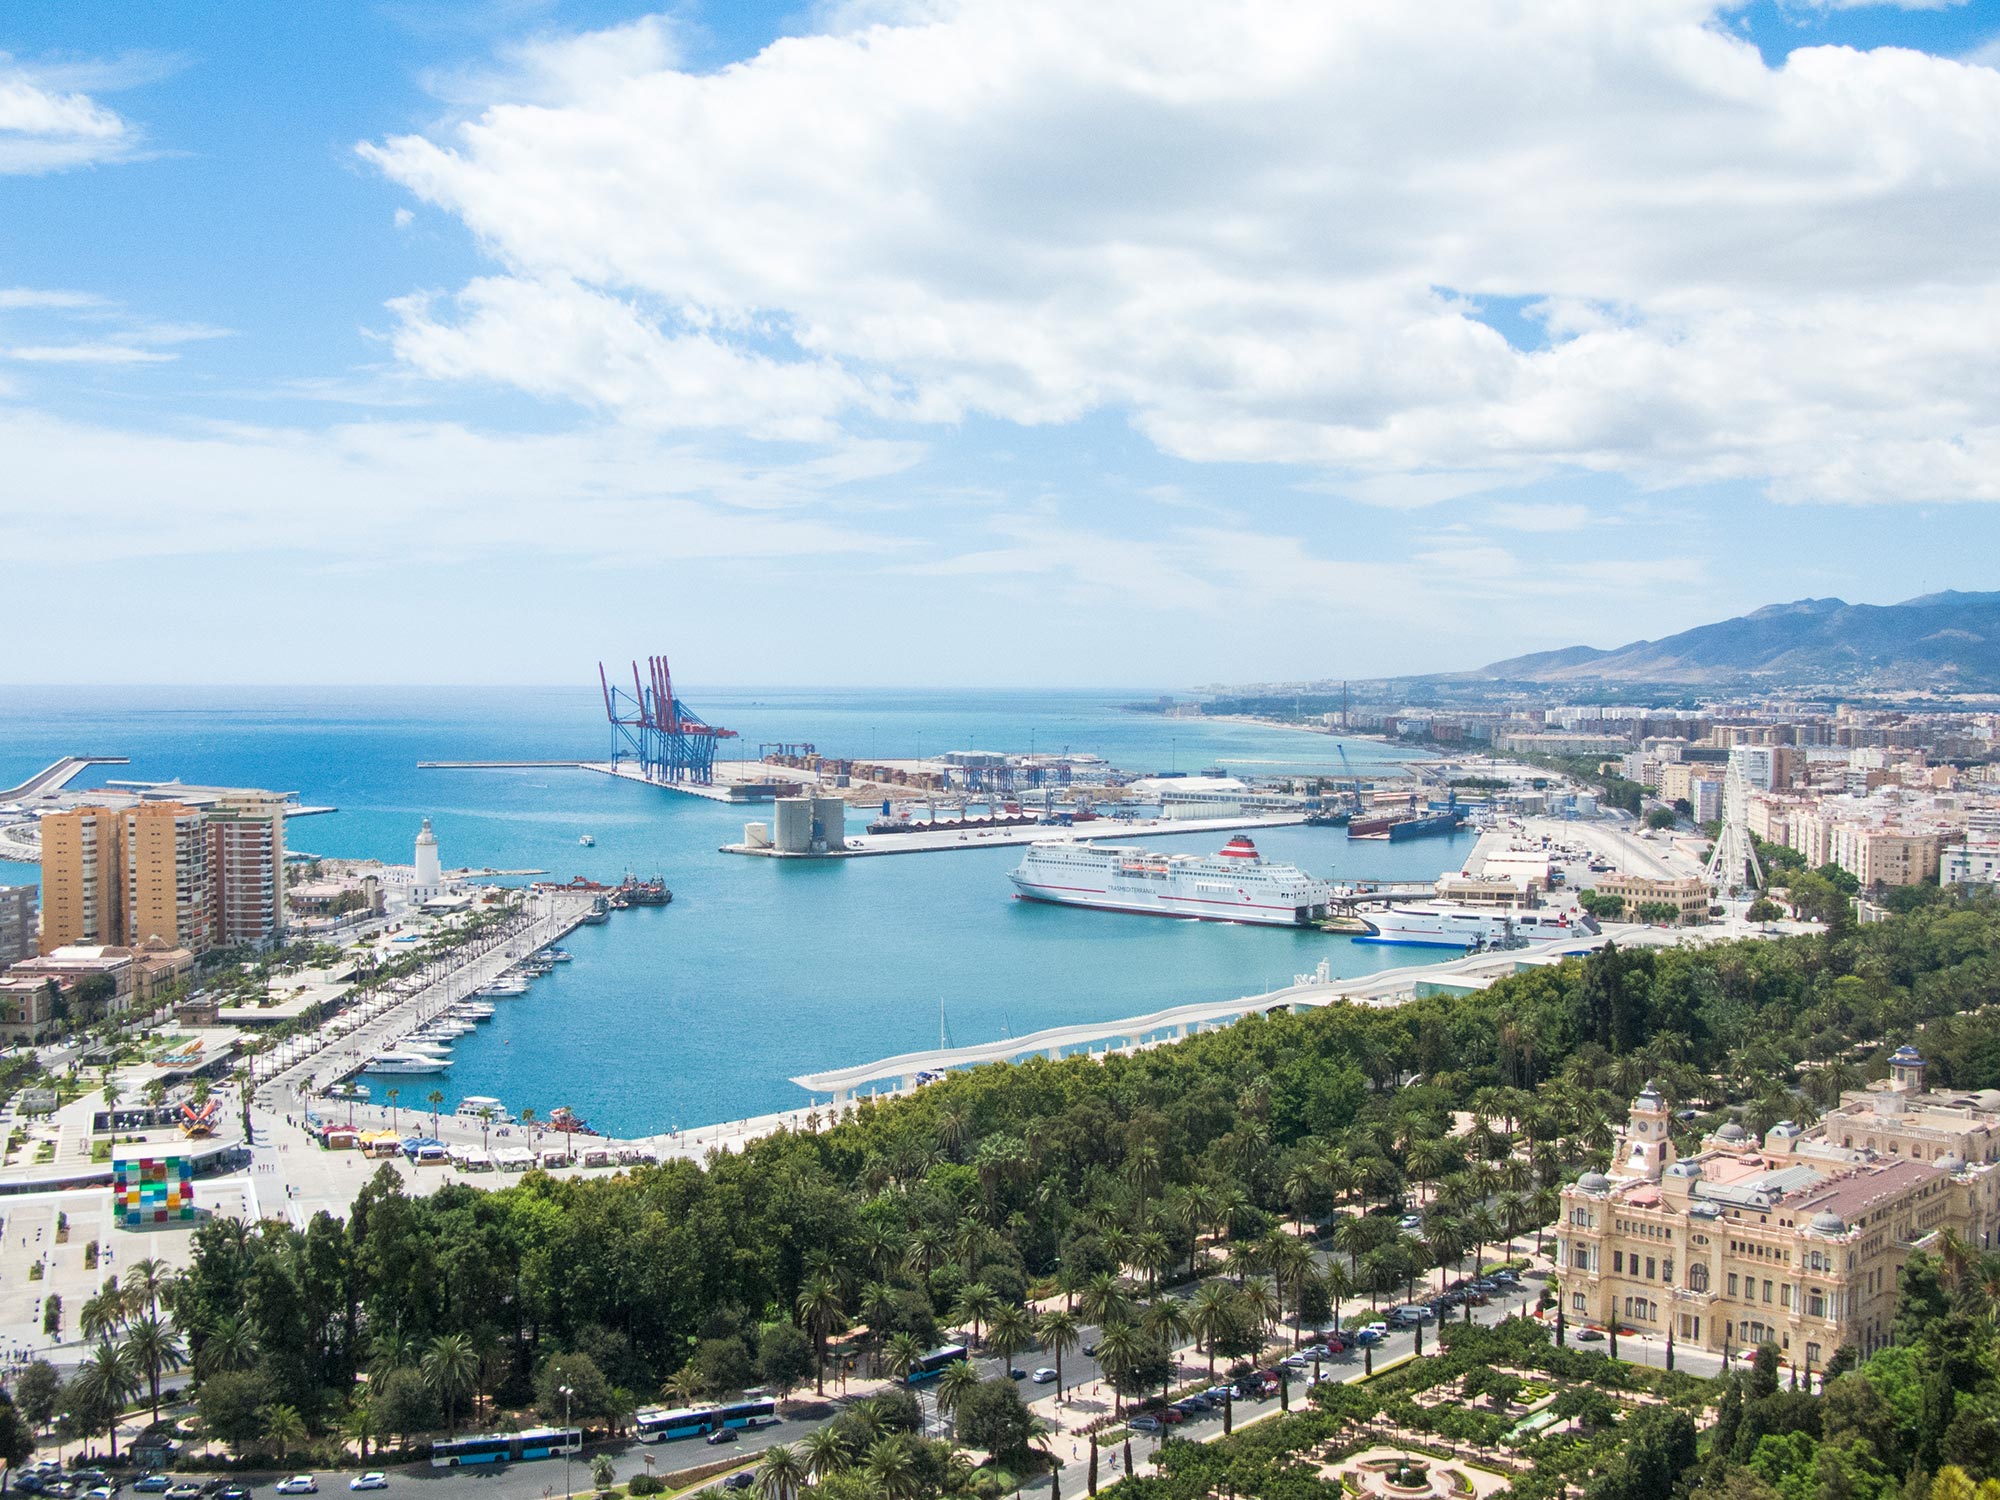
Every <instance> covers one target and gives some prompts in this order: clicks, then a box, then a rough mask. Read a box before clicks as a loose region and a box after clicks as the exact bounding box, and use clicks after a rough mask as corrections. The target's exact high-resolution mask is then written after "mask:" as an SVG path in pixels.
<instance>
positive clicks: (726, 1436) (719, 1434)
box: [702, 1427, 736, 1448]
mask: <svg viewBox="0 0 2000 1500" xmlns="http://www.w3.org/2000/svg"><path fill="white" fill-rule="evenodd" d="M702 1441H703V1442H705V1443H707V1444H708V1446H709V1447H711V1448H713V1447H715V1446H716V1445H717V1444H718V1443H733V1442H735V1441H736V1430H735V1429H734V1428H733V1427H718V1428H716V1429H715V1431H713V1432H711V1433H710V1434H709V1435H708V1436H707V1437H706V1438H704V1439H703V1440H702Z"/></svg>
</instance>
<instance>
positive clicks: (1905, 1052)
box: [1889, 1042, 1924, 1067]
mask: <svg viewBox="0 0 2000 1500" xmlns="http://www.w3.org/2000/svg"><path fill="white" fill-rule="evenodd" d="M1923 1060H1924V1055H1923V1053H1921V1052H1919V1051H1918V1050H1917V1049H1916V1048H1915V1047H1912V1046H1911V1045H1910V1044H1909V1043H1908V1042H1905V1043H1904V1044H1903V1045H1902V1046H1900V1047H1898V1048H1897V1049H1896V1050H1895V1051H1894V1052H1893V1053H1891V1054H1890V1057H1889V1063H1890V1066H1891V1067H1896V1066H1902V1067H1908V1066H1909V1065H1910V1064H1911V1063H1921V1062H1922V1061H1923Z"/></svg>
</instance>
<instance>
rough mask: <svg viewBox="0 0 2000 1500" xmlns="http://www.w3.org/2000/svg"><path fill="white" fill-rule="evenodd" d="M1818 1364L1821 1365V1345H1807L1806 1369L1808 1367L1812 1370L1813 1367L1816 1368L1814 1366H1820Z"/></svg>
mask: <svg viewBox="0 0 2000 1500" xmlns="http://www.w3.org/2000/svg"><path fill="white" fill-rule="evenodd" d="M1818 1363H1819V1345H1818V1344H1807V1345H1806V1367H1807V1368H1808V1369H1810V1368H1811V1367H1812V1366H1814V1365H1816V1364H1818Z"/></svg>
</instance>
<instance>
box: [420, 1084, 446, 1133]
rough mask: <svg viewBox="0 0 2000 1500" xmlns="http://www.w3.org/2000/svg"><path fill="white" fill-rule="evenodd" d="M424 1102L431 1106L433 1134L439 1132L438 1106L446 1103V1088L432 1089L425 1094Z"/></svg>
mask: <svg viewBox="0 0 2000 1500" xmlns="http://www.w3.org/2000/svg"><path fill="white" fill-rule="evenodd" d="M424 1102H425V1103H426V1104H428V1105H429V1106H430V1107H431V1134H432V1135H436V1134H437V1133H438V1106H440V1105H441V1104H443V1103H444V1090H443V1089H432V1090H431V1091H430V1092H429V1093H428V1094H426V1095H424Z"/></svg>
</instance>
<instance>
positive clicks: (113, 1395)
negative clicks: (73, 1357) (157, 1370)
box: [72, 1339, 139, 1461]
mask: <svg viewBox="0 0 2000 1500" xmlns="http://www.w3.org/2000/svg"><path fill="white" fill-rule="evenodd" d="M72 1381H73V1383H74V1384H75V1385H76V1387H77V1391H78V1394H79V1395H81V1396H82V1397H83V1399H84V1401H85V1402H86V1404H88V1405H89V1406H91V1407H93V1408H94V1409H96V1410H97V1411H99V1412H102V1413H104V1414H105V1418H106V1428H107V1430H108V1431H109V1432H110V1434H111V1457H112V1459H113V1460H114V1461H115V1460H116V1459H117V1457H118V1419H119V1417H121V1416H123V1415H124V1412H125V1403H126V1402H127V1401H129V1400H131V1399H132V1393H133V1392H134V1391H136V1390H137V1389H138V1388H139V1372H138V1370H137V1368H136V1367H135V1366H134V1364H133V1362H132V1355H131V1353H130V1352H129V1351H128V1350H127V1349H126V1348H125V1346H124V1345H123V1344H114V1343H112V1342H111V1340H109V1339H100V1340H99V1341H98V1344H97V1347H96V1348H95V1349H93V1350H91V1351H90V1354H89V1356H88V1357H87V1358H86V1359H85V1360H84V1362H83V1363H82V1364H81V1365H79V1366H77V1371H76V1374H75V1375H74V1376H73V1377H72Z"/></svg>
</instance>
